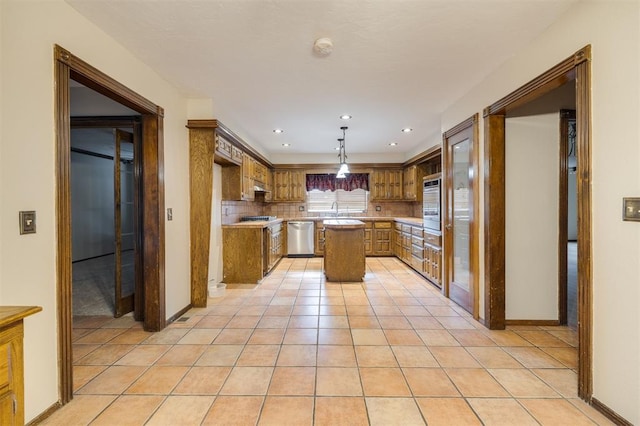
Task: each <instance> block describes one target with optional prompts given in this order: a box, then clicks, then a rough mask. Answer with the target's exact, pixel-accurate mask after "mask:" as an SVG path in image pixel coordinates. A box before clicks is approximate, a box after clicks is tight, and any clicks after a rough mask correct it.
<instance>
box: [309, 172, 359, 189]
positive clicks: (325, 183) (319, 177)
mask: <svg viewBox="0 0 640 426" xmlns="http://www.w3.org/2000/svg"><path fill="white" fill-rule="evenodd" d="M314 189H317V190H320V191H335V190H337V189H342V190H344V191H353V190H354V189H364V190H365V191H368V190H369V173H349V174H348V175H347V176H346V177H344V178H340V179H337V178H336V175H335V173H325V174H307V191H311V190H314Z"/></svg>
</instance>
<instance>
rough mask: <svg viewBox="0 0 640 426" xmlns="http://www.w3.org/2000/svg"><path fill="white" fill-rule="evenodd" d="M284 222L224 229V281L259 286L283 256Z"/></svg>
mask: <svg viewBox="0 0 640 426" xmlns="http://www.w3.org/2000/svg"><path fill="white" fill-rule="evenodd" d="M282 229H283V228H282V222H281V221H280V222H277V223H269V224H266V223H264V222H262V224H260V223H253V224H250V225H230V226H223V227H222V258H223V281H224V282H225V283H251V284H253V283H257V282H258V281H260V280H261V279H262V278H263V277H264V276H265V275H266V274H268V273H269V272H270V271H271V270H272V269H273V267H274V266H275V265H276V264H277V263H278V261H279V260H280V258H281V257H282V253H283V240H284V237H283V230H282Z"/></svg>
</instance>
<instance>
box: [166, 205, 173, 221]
mask: <svg viewBox="0 0 640 426" xmlns="http://www.w3.org/2000/svg"><path fill="white" fill-rule="evenodd" d="M167 220H173V209H172V208H171V207H169V208H168V209H167Z"/></svg>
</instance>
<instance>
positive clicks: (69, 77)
mask: <svg viewBox="0 0 640 426" xmlns="http://www.w3.org/2000/svg"><path fill="white" fill-rule="evenodd" d="M53 53H54V87H55V97H54V99H55V125H56V132H55V133H56V235H57V248H56V259H57V268H56V275H57V276H56V281H57V291H56V293H57V297H58V298H57V307H58V342H59V353H58V359H59V383H60V392H59V394H60V403H61V404H66V403H68V402H69V401H70V400H71V399H72V398H73V349H72V339H73V295H72V282H73V280H72V228H71V221H72V205H71V204H72V203H71V101H70V97H71V96H70V88H71V84H72V81H75V82H78V83H80V84H82V85H84V86H86V87H88V88H90V89H92V90H94V91H96V92H98V93H100V94H102V95H104V96H106V97H107V98H109V99H111V100H113V101H115V102H117V103H119V104H121V105H123V106H125V107H127V108H129V109H131V110H133V111H135V113H136V114H139V115H140V135H141V137H140V144H139V146H140V150H139V151H140V155H139V162H140V170H139V173H140V182H142V184H141V186H140V188H141V189H140V194H139V201H140V209H139V212H140V217H139V223H140V231H139V233H138V234H139V235H140V250H139V255H140V262H141V263H140V264H141V265H142V266H141V267H140V268H139V271H140V272H139V273H140V274H141V275H140V277H141V278H140V283H141V284H140V289H141V291H140V292H139V294H138V295H137V297H136V298H135V319H136V320H138V321H143V324H144V328H145V329H146V330H148V331H159V330H161V329H163V328H164V327H165V326H166V315H165V289H164V285H165V284H164V263H165V258H164V251H165V250H164V249H165V246H164V244H165V241H164V226H165V223H164V180H163V179H164V178H163V176H164V173H163V169H164V159H163V152H164V149H163V116H164V111H163V109H162V108H160V107H159V106H157V105H155V104H154V103H152V102H150V101H149V100H147V99H145V98H144V97H142V96H140V95H138V94H137V93H135V92H133V91H132V90H130V89H128V88H127V87H125V86H124V85H122V84H121V83H119V82H117V81H116V80H114V79H112V78H111V77H109V76H108V75H106V74H104V73H103V72H101V71H99V70H97V69H96V68H94V67H92V66H91V65H89V64H88V63H86V62H84V61H83V60H82V59H80V58H78V57H77V56H74V55H73V54H72V53H71V52H69V51H68V50H65V49H64V48H62V47H60V46H58V45H55V46H54V52H53Z"/></svg>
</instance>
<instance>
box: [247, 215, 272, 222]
mask: <svg viewBox="0 0 640 426" xmlns="http://www.w3.org/2000/svg"><path fill="white" fill-rule="evenodd" d="M275 219H276V216H243V217H241V218H240V222H257V221H265V222H268V221H270V220H275Z"/></svg>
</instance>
